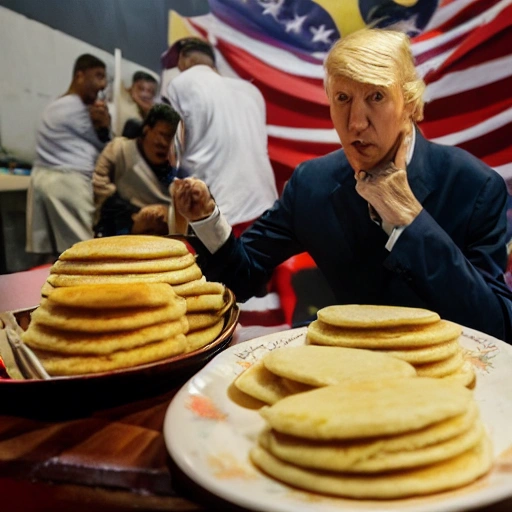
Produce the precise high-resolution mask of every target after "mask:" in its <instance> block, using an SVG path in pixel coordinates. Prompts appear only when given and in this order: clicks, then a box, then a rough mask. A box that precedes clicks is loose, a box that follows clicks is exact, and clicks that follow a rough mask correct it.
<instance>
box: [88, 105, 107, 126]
mask: <svg viewBox="0 0 512 512" xmlns="http://www.w3.org/2000/svg"><path fill="white" fill-rule="evenodd" d="M89 115H90V116H91V121H92V124H93V126H94V128H95V129H96V130H98V129H100V128H109V127H110V114H109V112H108V108H107V104H106V103H105V102H104V101H102V100H96V101H95V102H94V103H93V104H92V105H90V106H89Z"/></svg>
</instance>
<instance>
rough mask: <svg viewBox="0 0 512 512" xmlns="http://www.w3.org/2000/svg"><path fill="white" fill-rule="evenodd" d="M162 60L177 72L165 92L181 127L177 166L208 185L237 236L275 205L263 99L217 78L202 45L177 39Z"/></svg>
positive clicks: (243, 84)
mask: <svg viewBox="0 0 512 512" xmlns="http://www.w3.org/2000/svg"><path fill="white" fill-rule="evenodd" d="M164 59H165V64H166V66H167V67H175V66H177V67H178V68H179V70H180V71H181V73H180V74H179V75H178V76H177V77H176V78H174V79H173V80H172V81H171V82H170V84H169V86H168V89H167V94H168V99H169V101H170V103H171V105H172V106H173V108H174V109H175V110H176V111H177V112H178V113H179V114H180V117H181V119H182V122H183V123H184V140H183V141H182V153H181V154H180V155H179V157H180V166H181V167H182V168H184V169H185V171H186V172H187V174H188V175H190V176H194V177H197V178H199V179H201V180H203V181H204V182H205V183H206V184H207V185H208V187H209V188H210V191H211V193H212V195H213V197H215V200H216V202H217V204H218V205H219V207H220V209H221V210H222V212H223V213H224V215H225V217H226V219H227V221H228V223H229V224H230V225H231V226H232V227H233V231H234V233H235V234H239V233H241V232H242V231H243V230H244V229H245V228H246V227H247V226H248V225H250V224H251V223H252V222H253V221H254V220H255V219H256V218H257V217H259V216H260V215H261V214H262V213H263V212H264V211H265V210H266V209H268V208H270V207H271V206H272V205H273V203H274V201H275V200H276V199H277V190H276V185H275V178H274V173H273V170H272V167H271V165H270V160H269V157H268V148H267V132H266V110H265V102H264V100H263V96H262V94H261V93H260V91H259V90H258V89H257V88H256V87H255V86H254V85H253V84H251V83H250V82H248V81H246V80H241V79H237V78H230V77H224V76H221V75H219V73H218V72H217V70H216V68H215V54H214V52H213V48H212V47H211V46H210V45H209V44H208V43H207V42H206V41H204V40H202V39H198V38H185V39H180V40H179V41H177V42H176V43H175V44H174V45H173V46H172V47H171V48H170V49H169V51H168V52H167V53H166V55H165V56H164Z"/></svg>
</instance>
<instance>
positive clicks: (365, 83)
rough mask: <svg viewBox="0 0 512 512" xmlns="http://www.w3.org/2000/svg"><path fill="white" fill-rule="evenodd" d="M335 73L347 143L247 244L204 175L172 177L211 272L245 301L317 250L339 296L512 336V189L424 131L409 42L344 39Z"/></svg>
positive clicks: (330, 62)
mask: <svg viewBox="0 0 512 512" xmlns="http://www.w3.org/2000/svg"><path fill="white" fill-rule="evenodd" d="M325 70H326V81H325V85H326V92H327V95H328V97H329V101H330V108H331V118H332V121H333V124H334V127H335V129H336V131H337V133H338V136H339V138H340V141H341V144H342V147H343V149H341V150H339V151H335V152H333V153H331V154H328V155H326V156H323V157H320V158H316V159H314V160H311V161H308V162H304V163H302V164H301V165H299V166H298V168H297V169H296V170H295V172H294V173H293V175H292V177H291V178H290V180H289V182H288V184H287V185H286V187H285V190H284V191H283V194H282V197H281V198H280V199H279V200H278V201H276V203H275V204H274V206H273V207H272V208H271V209H270V210H268V211H267V212H265V213H264V214H263V215H262V216H261V217H260V218H259V219H258V221H257V222H256V223H255V224H254V225H253V226H252V227H251V228H250V229H248V230H247V231H245V232H244V234H243V235H242V236H241V237H240V238H239V239H236V238H235V237H233V235H232V234H231V232H230V229H229V226H227V225H226V223H225V221H224V220H223V218H222V215H221V214H220V213H219V211H218V208H216V205H215V201H214V199H213V198H212V197H211V196H210V194H209V191H208V189H207V187H206V186H205V185H204V183H202V182H200V181H198V180H194V179H185V180H179V181H178V182H176V181H175V182H174V184H173V190H172V193H173V196H174V207H175V209H176V210H177V211H178V212H179V213H181V214H182V215H183V216H184V217H185V218H187V219H188V220H189V221H190V224H191V226H192V228H193V229H194V231H195V232H196V234H197V235H198V237H199V238H200V239H201V241H202V242H203V244H204V245H205V250H203V251H200V260H199V262H200V264H201V266H202V269H203V272H204V273H205V275H206V276H207V277H208V279H210V280H215V281H222V282H224V283H225V284H226V285H227V286H228V287H230V288H231V289H232V290H233V291H234V293H235V294H236V296H237V298H238V300H242V301H243V300H246V299H247V298H249V297H251V296H252V295H254V294H256V293H257V292H258V291H259V290H260V289H261V287H262V285H264V284H265V283H266V282H267V280H268V279H269V277H270V276H271V274H272V271H273V269H274V268H275V267H276V266H277V265H279V264H280V263H282V262H283V261H285V260H286V259H288V258H289V257H290V256H292V255H294V254H298V253H300V252H303V251H307V252H308V253H309V254H310V255H311V256H312V257H313V259H314V260H315V262H316V264H317V266H318V268H319V269H320V270H321V271H322V273H323V274H324V275H325V277H326V278H327V281H328V282H329V284H330V286H331V288H332V291H333V293H334V295H335V297H336V301H337V303H339V304H346V303H356V304H357V303H358V304H388V305H401V306H411V307H423V308H427V309H431V310H433V311H436V312H437V313H438V314H439V315H440V316H441V317H442V318H445V319H447V320H451V321H454V322H457V323H460V324H462V325H465V326H468V327H472V328H474V329H478V330H480V331H483V332H485V333H487V334H490V335H493V336H496V337H497V338H500V339H502V340H505V341H508V342H512V292H511V291H510V290H509V288H508V287H507V286H506V285H505V282H504V280H503V272H504V269H505V266H506V260H507V252H506V245H505V244H506V238H505V237H506V200H507V191H506V187H505V183H504V181H503V179H502V178H501V177H500V176H499V175H498V174H497V173H496V172H495V171H493V170H492V169H490V168H489V167H488V166H486V165H485V164H484V163H483V162H481V161H480V160H478V159H476V158H475V157H473V156H472V155H470V154H469V153H467V152H465V151H463V150H461V149H459V148H455V147H451V146H442V145H438V144H433V143H431V142H429V141H427V140H426V139H425V138H424V137H423V136H422V134H421V133H420V131H419V129H418V128H417V127H416V122H417V121H420V120H421V119H422V117H423V99H422V96H423V92H424V88H425V85H424V83H423V81H422V80H421V79H420V78H419V77H418V75H417V73H416V70H415V68H414V62H413V57H412V54H411V51H410V45H409V40H408V38H407V36H406V35H404V34H402V33H400V32H395V31H390V30H379V29H364V30H361V31H358V32H355V33H353V34H351V35H349V36H346V37H344V38H343V39H341V40H340V41H338V42H337V43H336V44H335V45H334V46H333V48H332V49H331V51H330V52H329V55H328V56H327V59H326V61H325ZM240 186H243V184H242V183H241V184H240Z"/></svg>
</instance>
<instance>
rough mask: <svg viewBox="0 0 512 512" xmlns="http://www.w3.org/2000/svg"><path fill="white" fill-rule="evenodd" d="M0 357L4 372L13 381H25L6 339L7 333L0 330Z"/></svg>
mask: <svg viewBox="0 0 512 512" xmlns="http://www.w3.org/2000/svg"><path fill="white" fill-rule="evenodd" d="M0 357H1V358H2V361H3V363H4V366H5V371H6V372H7V375H8V376H9V377H10V378H11V379H14V380H23V379H25V377H24V375H23V373H22V372H21V370H20V368H19V366H18V363H17V361H16V358H15V357H14V352H13V351H12V348H11V344H10V343H9V340H8V339H7V333H6V332H5V330H4V329H1V330H0Z"/></svg>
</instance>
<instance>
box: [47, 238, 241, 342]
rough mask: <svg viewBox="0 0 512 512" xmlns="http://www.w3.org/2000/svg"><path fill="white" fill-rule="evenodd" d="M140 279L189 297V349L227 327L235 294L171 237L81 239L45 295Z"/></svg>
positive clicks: (55, 269)
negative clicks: (208, 276)
mask: <svg viewBox="0 0 512 512" xmlns="http://www.w3.org/2000/svg"><path fill="white" fill-rule="evenodd" d="M136 283H146V284H147V283H166V284H167V285H168V286H169V285H170V287H172V289H173V290H174V292H175V293H176V294H177V295H178V296H180V297H184V298H185V302H186V306H187V314H186V315H187V316H186V318H187V319H190V323H189V324H188V327H187V329H186V337H187V347H186V351H187V352H190V351H192V350H195V349H197V348H200V347H202V346H205V345H207V344H208V343H210V342H211V341H213V340H214V339H215V338H216V337H217V336H218V335H219V334H220V332H221V331H222V329H223V327H224V314H225V313H226V309H227V308H228V307H229V306H230V305H231V304H232V300H231V301H230V298H232V296H231V295H230V294H229V293H228V291H227V290H226V288H225V287H224V285H222V284H221V283H214V282H208V281H206V279H205V277H204V276H203V274H202V271H201V269H200V268H199V266H198V265H197V263H196V261H195V256H194V255H193V254H192V253H191V252H190V251H189V249H188V247H187V245H186V244H185V243H183V242H181V241H179V240H175V239H171V238H163V237H158V236H148V235H121V236H114V237H105V238H95V239H92V240H86V241H83V242H79V243H77V244H75V245H73V246H72V247H71V248H69V249H68V250H66V251H64V252H63V253H62V254H61V255H60V256H59V259H58V260H57V261H56V262H55V263H54V264H53V266H52V267H51V269H50V275H49V277H48V279H47V282H46V283H45V284H44V285H43V288H42V296H43V297H48V296H50V295H51V293H52V291H53V290H55V289H58V288H68V287H73V286H77V285H91V286H100V285H104V284H136Z"/></svg>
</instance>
